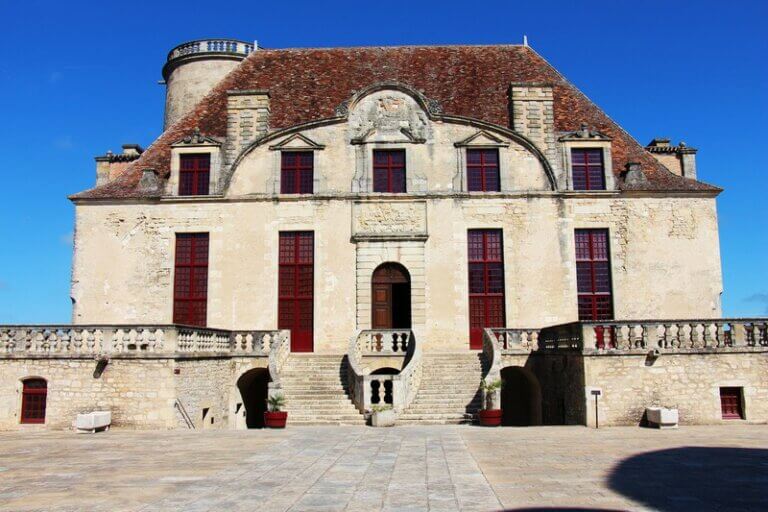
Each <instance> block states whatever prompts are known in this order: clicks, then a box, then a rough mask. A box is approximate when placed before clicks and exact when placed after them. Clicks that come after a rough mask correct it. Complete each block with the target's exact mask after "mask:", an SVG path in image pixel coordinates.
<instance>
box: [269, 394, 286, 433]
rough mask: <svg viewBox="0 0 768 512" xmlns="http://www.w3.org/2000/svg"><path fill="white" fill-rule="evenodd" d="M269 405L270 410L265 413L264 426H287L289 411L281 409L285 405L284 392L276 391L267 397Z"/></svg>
mask: <svg viewBox="0 0 768 512" xmlns="http://www.w3.org/2000/svg"><path fill="white" fill-rule="evenodd" d="M267 406H268V409H269V410H268V411H266V412H265V413H264V426H266V427H268V428H285V422H286V421H287V420H288V413H287V412H285V411H281V409H282V408H283V407H284V406H285V396H283V394H282V393H275V394H274V395H272V396H270V397H269V398H267Z"/></svg>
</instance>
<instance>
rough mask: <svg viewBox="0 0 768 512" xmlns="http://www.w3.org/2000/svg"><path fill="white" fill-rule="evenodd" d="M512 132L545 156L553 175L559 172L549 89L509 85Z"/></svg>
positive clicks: (552, 104)
mask: <svg viewBox="0 0 768 512" xmlns="http://www.w3.org/2000/svg"><path fill="white" fill-rule="evenodd" d="M509 103H510V111H511V112H510V113H511V117H512V129H513V130H514V131H516V132H517V133H519V134H521V135H524V136H525V137H527V138H528V139H529V140H530V141H531V142H533V143H534V144H535V145H536V147H537V148H539V150H540V151H541V152H542V153H544V155H545V156H546V157H547V160H549V163H550V165H551V166H552V168H553V170H554V171H555V174H556V175H559V174H560V172H561V169H560V167H561V166H560V165H559V159H558V158H557V148H556V145H555V111H554V99H553V94H552V86H551V85H549V84H543V83H525V82H523V83H512V84H510V87H509Z"/></svg>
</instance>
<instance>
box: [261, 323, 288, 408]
mask: <svg viewBox="0 0 768 512" xmlns="http://www.w3.org/2000/svg"><path fill="white" fill-rule="evenodd" d="M263 339H264V338H262V340H263ZM269 343H270V345H269V366H268V368H269V377H270V382H269V385H268V388H269V390H268V392H269V396H273V395H277V394H281V393H282V391H281V390H282V384H281V382H280V372H282V370H283V365H284V364H285V361H286V360H287V359H288V356H289V355H290V354H291V332H290V331H288V330H283V331H276V332H273V333H272V334H271V335H270V340H269Z"/></svg>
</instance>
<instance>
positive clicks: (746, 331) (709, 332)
mask: <svg viewBox="0 0 768 512" xmlns="http://www.w3.org/2000/svg"><path fill="white" fill-rule="evenodd" d="M539 344H540V345H541V346H543V348H544V349H545V350H554V349H564V348H575V349H584V350H596V351H632V350H635V351H647V350H715V349H728V348H738V347H755V348H760V347H765V348H768V319H765V318H739V319H705V320H699V319H695V320H617V321H606V322H573V323H570V324H563V325H559V326H553V327H548V328H546V329H542V330H541V335H540V337H539Z"/></svg>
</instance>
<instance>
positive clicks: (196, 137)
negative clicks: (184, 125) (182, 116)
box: [171, 128, 221, 148]
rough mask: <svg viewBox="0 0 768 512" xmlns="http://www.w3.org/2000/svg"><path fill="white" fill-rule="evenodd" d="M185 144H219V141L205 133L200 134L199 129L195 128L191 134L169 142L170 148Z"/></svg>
mask: <svg viewBox="0 0 768 512" xmlns="http://www.w3.org/2000/svg"><path fill="white" fill-rule="evenodd" d="M185 146H221V141H219V140H217V139H214V138H213V137H209V136H207V135H202V134H201V133H200V129H199V128H195V130H194V131H193V132H192V133H191V134H189V135H187V136H186V137H184V138H183V139H179V140H177V141H176V142H174V143H173V144H171V147H172V148H176V147H185Z"/></svg>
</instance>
